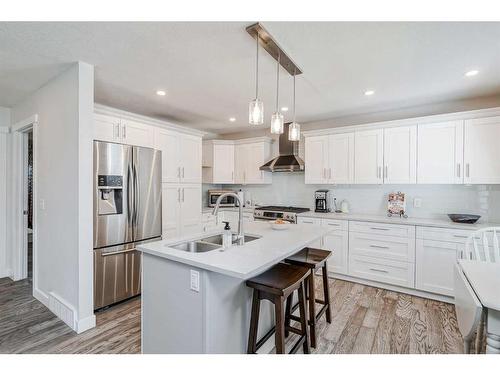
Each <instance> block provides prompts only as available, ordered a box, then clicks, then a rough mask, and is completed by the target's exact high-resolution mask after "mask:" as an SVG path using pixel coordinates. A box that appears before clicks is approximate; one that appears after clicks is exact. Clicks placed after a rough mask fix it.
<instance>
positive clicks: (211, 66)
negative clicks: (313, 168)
mask: <svg viewBox="0 0 500 375" xmlns="http://www.w3.org/2000/svg"><path fill="white" fill-rule="evenodd" d="M251 23H252V22H234V23H223V22H212V23H194V22H185V23H178V22H176V23H111V22H109V23H108V22H107V23H6V22H3V23H0V105H1V106H7V107H9V106H13V105H14V104H16V103H17V102H19V101H20V100H22V99H23V98H24V97H25V96H26V95H28V94H29V93H30V92H32V91H33V90H35V89H37V88H38V87H40V86H41V85H43V84H44V83H45V82H46V81H48V80H49V79H50V78H52V77H54V76H56V75H57V74H59V73H60V72H61V71H63V70H65V69H67V67H68V66H69V64H70V63H71V62H74V61H76V60H81V61H85V62H88V63H91V64H94V65H95V67H96V70H95V99H96V101H97V102H99V103H102V104H107V105H111V106H115V107H118V108H121V109H125V110H128V111H132V112H137V113H141V114H144V115H149V116H154V117H160V118H166V119H170V120H173V121H176V122H179V123H181V124H186V125H189V126H193V127H196V128H199V129H204V130H209V131H212V132H218V133H229V132H234V131H240V130H246V129H248V127H249V125H247V108H248V102H249V100H251V99H253V96H254V69H255V65H254V64H255V44H254V41H253V39H251V37H250V36H249V35H248V34H247V33H246V31H245V27H246V26H248V25H249V24H251ZM264 26H265V27H266V28H267V29H268V31H270V32H271V34H272V35H273V36H274V38H275V39H276V40H277V41H278V43H279V44H280V45H281V46H282V47H283V48H284V49H285V50H286V51H287V53H288V54H289V55H290V57H291V58H292V59H293V60H294V61H295V62H296V63H297V64H298V65H299V66H300V67H301V68H302V70H303V71H304V74H303V75H302V76H298V77H297V118H298V120H299V121H301V122H310V121H318V120H324V119H327V118H333V117H340V116H348V115H356V114H360V113H367V112H375V111H382V110H392V109H396V108H403V107H410V106H419V105H423V104H427V103H436V102H444V101H453V100H458V99H464V98H470V97H478V96H486V95H492V94H495V93H498V92H500V64H499V62H500V23H471V22H469V23H411V22H410V23H378V22H377V23H342V22H327V23H320V22H265V23H264ZM261 57H262V58H261V69H260V72H261V76H260V81H261V97H262V99H263V100H264V103H265V108H266V123H267V122H268V121H269V118H270V115H271V113H272V112H273V111H274V106H275V104H274V103H275V99H274V95H275V86H276V77H275V75H276V64H275V62H274V60H273V59H272V58H271V57H270V56H269V55H267V54H266V53H265V52H263V53H262V54H261ZM470 69H478V70H479V71H480V73H479V74H478V75H477V76H476V77H473V78H465V77H464V72H466V71H467V70H470ZM281 72H282V75H281V76H282V78H283V79H282V85H281V87H282V94H281V100H280V102H281V105H287V106H288V107H291V104H292V103H291V94H292V85H291V84H292V80H291V77H290V76H289V75H288V74H287V73H286V72H285V71H284V70H281ZM160 88H161V89H165V90H166V91H167V95H166V96H164V97H159V96H157V95H156V94H155V91H156V90H157V89H160ZM366 89H374V90H375V91H376V93H375V95H373V96H370V97H366V96H364V95H363V93H364V91H365V90H366ZM232 116H234V117H236V119H237V121H236V122H234V123H230V122H229V121H228V118H229V117H232ZM289 116H290V112H288V114H287V116H286V117H289ZM286 120H289V118H286ZM265 127H267V124H266V125H265Z"/></svg>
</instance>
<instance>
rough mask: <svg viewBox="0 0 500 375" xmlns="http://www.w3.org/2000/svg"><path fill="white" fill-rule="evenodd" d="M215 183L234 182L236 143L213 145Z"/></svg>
mask: <svg viewBox="0 0 500 375" xmlns="http://www.w3.org/2000/svg"><path fill="white" fill-rule="evenodd" d="M212 168H213V180H212V181H213V183H214V184H233V183H234V145H214V146H213V163H212Z"/></svg>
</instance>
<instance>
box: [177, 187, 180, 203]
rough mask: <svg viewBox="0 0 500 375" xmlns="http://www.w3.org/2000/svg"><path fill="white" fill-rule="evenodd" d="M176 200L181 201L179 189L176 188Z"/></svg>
mask: <svg viewBox="0 0 500 375" xmlns="http://www.w3.org/2000/svg"><path fill="white" fill-rule="evenodd" d="M177 202H179V203H180V202H181V189H180V188H177Z"/></svg>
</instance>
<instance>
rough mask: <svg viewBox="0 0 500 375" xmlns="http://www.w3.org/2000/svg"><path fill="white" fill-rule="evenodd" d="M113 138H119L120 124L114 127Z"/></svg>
mask: <svg viewBox="0 0 500 375" xmlns="http://www.w3.org/2000/svg"><path fill="white" fill-rule="evenodd" d="M115 134H116V135H115V137H116V138H120V124H116V125H115Z"/></svg>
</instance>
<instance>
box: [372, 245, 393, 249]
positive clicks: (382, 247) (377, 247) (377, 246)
mask: <svg viewBox="0 0 500 375" xmlns="http://www.w3.org/2000/svg"><path fill="white" fill-rule="evenodd" d="M370 247H374V248H376V249H389V246H379V245H370Z"/></svg>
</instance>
